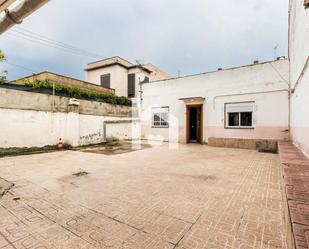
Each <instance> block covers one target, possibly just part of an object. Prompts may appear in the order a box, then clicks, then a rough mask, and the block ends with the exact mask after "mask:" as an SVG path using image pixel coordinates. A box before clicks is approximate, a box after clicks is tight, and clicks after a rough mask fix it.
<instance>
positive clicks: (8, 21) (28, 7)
mask: <svg viewBox="0 0 309 249" xmlns="http://www.w3.org/2000/svg"><path fill="white" fill-rule="evenodd" d="M48 1H49V0H23V1H22V2H21V3H20V4H19V5H17V6H16V7H15V8H14V9H12V10H8V9H5V15H4V17H3V18H2V19H1V20H0V34H2V33H4V32H5V31H7V30H8V29H9V28H11V27H13V26H14V25H15V24H21V23H22V21H23V19H25V18H26V17H27V16H29V15H30V14H31V13H33V12H34V11H36V10H37V9H39V8H40V7H41V6H43V5H44V4H46V3H47V2H48Z"/></svg>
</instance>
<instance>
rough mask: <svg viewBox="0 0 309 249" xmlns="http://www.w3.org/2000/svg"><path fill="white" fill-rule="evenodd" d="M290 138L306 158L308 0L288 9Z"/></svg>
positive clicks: (308, 133)
mask: <svg viewBox="0 0 309 249" xmlns="http://www.w3.org/2000/svg"><path fill="white" fill-rule="evenodd" d="M289 15H290V16H289V26H290V27H289V58H290V84H291V103H290V105H291V106H290V107H291V139H292V140H293V142H294V143H295V144H296V145H297V146H298V147H300V148H301V149H302V150H303V151H304V152H305V153H306V154H307V155H308V156H309V1H308V0H291V1H290V7H289Z"/></svg>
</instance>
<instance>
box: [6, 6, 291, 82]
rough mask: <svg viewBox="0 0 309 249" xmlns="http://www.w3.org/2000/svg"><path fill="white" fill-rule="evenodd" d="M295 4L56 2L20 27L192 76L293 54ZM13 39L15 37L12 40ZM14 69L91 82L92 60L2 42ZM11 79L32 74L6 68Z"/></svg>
mask: <svg viewBox="0 0 309 249" xmlns="http://www.w3.org/2000/svg"><path fill="white" fill-rule="evenodd" d="M287 16H288V0H271V1H269V0H232V1H224V2H222V1H212V0H190V1H188V0H130V1H127V0H88V1H84V0H66V1H61V0H53V1H50V2H49V3H48V4H47V5H45V6H44V7H42V8H41V9H39V10H38V11H37V12H35V13H34V14H33V15H31V16H29V17H28V18H27V19H26V20H25V21H24V23H23V24H21V25H20V27H22V28H25V29H27V30H31V31H33V32H36V33H39V34H41V35H45V36H47V37H51V38H53V39H55V40H58V41H62V42H65V43H68V44H71V45H73V46H76V47H80V48H83V49H85V50H88V51H92V52H93V53H95V54H99V55H102V57H109V56H113V55H120V56H123V57H125V58H127V59H129V60H132V61H134V60H136V59H139V60H142V61H144V62H150V63H153V64H156V65H157V66H159V67H161V68H162V69H164V70H166V71H168V72H170V73H172V74H175V75H176V74H177V72H178V71H180V72H181V74H182V75H184V74H192V73H198V72H204V71H208V70H213V69H216V68H218V67H230V66H237V65H243V64H249V63H251V62H252V61H253V60H255V59H259V60H270V59H272V58H273V53H274V51H273V48H274V46H275V45H277V44H279V48H278V55H281V54H283V55H286V54H287V30H288V21H287V18H288V17H287ZM8 33H10V32H8ZM0 48H1V49H2V50H4V52H5V53H6V54H7V57H8V59H9V60H10V61H12V62H14V63H16V64H20V65H23V66H27V67H29V68H31V69H33V71H42V70H49V71H55V72H58V73H62V74H66V75H70V76H74V77H78V78H85V73H84V71H83V68H85V66H86V63H87V62H89V61H92V60H93V58H87V57H81V56H76V55H73V54H70V53H65V52H62V51H59V50H56V49H54V48H49V47H45V46H42V45H41V44H38V43H33V42H29V41H26V40H22V39H20V38H16V37H14V36H12V35H9V34H4V35H2V36H1V37H0ZM5 66H6V67H7V68H8V69H9V72H10V78H16V77H20V76H22V75H27V74H29V73H31V72H29V71H25V70H23V69H21V68H17V67H12V66H9V65H5Z"/></svg>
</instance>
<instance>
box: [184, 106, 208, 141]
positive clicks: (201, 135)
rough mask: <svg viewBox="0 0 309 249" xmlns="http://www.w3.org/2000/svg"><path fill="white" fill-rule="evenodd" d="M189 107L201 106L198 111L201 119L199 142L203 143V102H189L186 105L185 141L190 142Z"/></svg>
mask: <svg viewBox="0 0 309 249" xmlns="http://www.w3.org/2000/svg"><path fill="white" fill-rule="evenodd" d="M191 107H200V108H201V112H200V119H201V124H200V132H199V133H200V137H199V140H200V142H199V143H200V144H203V128H204V125H203V121H204V120H203V109H204V108H203V107H204V105H203V104H191V105H186V142H187V144H188V143H190V108H191Z"/></svg>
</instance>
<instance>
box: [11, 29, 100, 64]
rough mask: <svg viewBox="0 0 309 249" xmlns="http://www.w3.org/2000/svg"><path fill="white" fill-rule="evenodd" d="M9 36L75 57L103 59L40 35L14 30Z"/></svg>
mask: <svg viewBox="0 0 309 249" xmlns="http://www.w3.org/2000/svg"><path fill="white" fill-rule="evenodd" d="M12 32H13V33H12ZM27 32H29V33H30V32H31V33H34V32H32V31H27ZM7 34H8V35H10V36H14V37H17V38H20V39H24V40H27V41H30V42H34V43H38V44H41V45H44V46H48V47H51V48H55V49H58V50H61V51H64V52H67V53H71V54H74V55H79V56H84V57H89V58H95V59H97V58H98V57H100V58H101V57H102V56H100V55H97V54H94V53H91V52H88V51H86V50H83V49H79V48H77V47H74V46H71V45H68V44H65V43H62V42H59V41H56V40H53V39H50V38H47V37H45V36H41V35H39V34H35V35H32V34H28V33H26V32H23V31H18V30H14V29H12V30H11V31H10V32H7Z"/></svg>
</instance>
